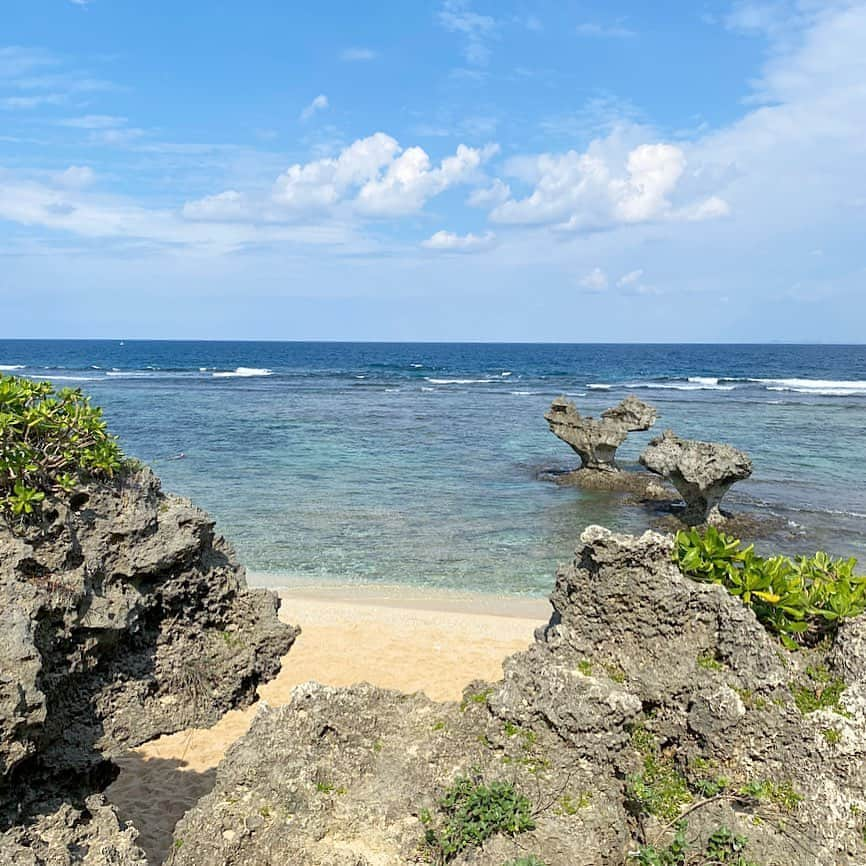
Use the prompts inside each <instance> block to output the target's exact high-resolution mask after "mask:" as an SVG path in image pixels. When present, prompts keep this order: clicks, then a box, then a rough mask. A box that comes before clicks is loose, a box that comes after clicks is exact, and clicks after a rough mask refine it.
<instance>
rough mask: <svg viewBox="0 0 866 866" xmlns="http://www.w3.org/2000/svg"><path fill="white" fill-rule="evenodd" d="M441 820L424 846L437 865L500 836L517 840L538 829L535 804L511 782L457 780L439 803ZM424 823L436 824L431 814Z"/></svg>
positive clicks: (425, 838) (424, 817)
mask: <svg viewBox="0 0 866 866" xmlns="http://www.w3.org/2000/svg"><path fill="white" fill-rule="evenodd" d="M438 805H439V811H440V812H441V817H442V820H441V822H440V825H439V826H438V827H432V826H431V827H429V828H428V829H427V832H426V833H425V837H424V842H425V844H426V845H427V846H428V848H429V849H430V850H431V852H432V853H433V856H434V857H435V860H436V862H437V863H448V862H449V861H450V860H452V859H453V858H454V857H456V856H457V855H458V854H459V853H460V852H461V851H463V850H464V849H465V848H469V847H477V846H479V845H482V844H483V843H484V842H485V841H487V839H489V838H490V837H491V836H493V835H495V834H497V833H505V834H508V835H511V836H516V835H517V834H518V833H524V832H526V831H527V830H533V829H534V828H535V821H534V820H533V818H532V804H531V803H530V802H529V799H528V798H527V797H526V796H525V795H523V794H520V793H518V791H517V790H516V789H515V787H514V785H513V784H512V783H511V782H507V781H501V780H494V781H491V782H487V783H485V782H484V781H483V780H482V779H480V778H467V777H460V778H458V779H455V780H454V782H453V783H452V784H451V786H450V787H449V788H448V790H447V791H446V792H445V794H444V795H443V797H442V798H441V799H440V800H439V804H438ZM422 821H424V823H427V824H432V823H433V817H432V816H431V815H430V814H429V812H427V813H425V814H423V815H422Z"/></svg>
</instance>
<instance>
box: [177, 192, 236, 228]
mask: <svg viewBox="0 0 866 866" xmlns="http://www.w3.org/2000/svg"><path fill="white" fill-rule="evenodd" d="M182 212H183V215H184V216H185V217H186V218H187V219H190V220H216V221H220V222H223V221H228V222H231V221H234V220H239V219H243V218H244V217H249V216H250V214H249V211H248V207H247V202H246V199H245V197H244V196H243V195H242V194H241V193H239V192H238V191H237V190H234V189H229V190H226V191H225V192H221V193H218V194H217V195H207V196H205V197H204V198H200V199H198V200H197V201H190V202H187V203H186V204H185V205H184V206H183V211H182Z"/></svg>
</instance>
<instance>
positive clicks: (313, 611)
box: [106, 573, 551, 862]
mask: <svg viewBox="0 0 866 866" xmlns="http://www.w3.org/2000/svg"><path fill="white" fill-rule="evenodd" d="M248 581H249V583H250V585H260V584H259V583H258V582H257V581H256V573H249V574H248ZM277 592H278V594H279V596H280V600H281V606H280V619H282V620H283V621H284V622H288V623H292V624H294V625H300V627H301V634H300V635H299V637H298V638H297V641H296V642H295V645H294V646H293V647H292V649H291V650H290V651H289V653H288V654H287V655H286V656H284V657H283V664H282V668H281V670H280V673H279V674H278V675H277V676H276V677H275V678H274V679H273V680H271V681H270V682H268V683H265V684H264V685H262V686H261V687H260V688H259V690H258V700H257V701H256V702H255V703H253V704H252V705H251V706H250V707H248V708H247V709H245V710H231V711H230V712H228V713H226V714H225V715H224V716H223V717H222V719H220V721H219V722H217V724H216V725H214V726H213V727H212V728H191V729H187V730H184V731H179V732H178V733H175V734H170V735H166V736H163V737H159V738H158V739H156V740H151V741H150V742H148V743H144V744H143V745H142V746H140V747H138V748H137V749H132V750H130V751H129V752H127V753H126V754H125V755H123V756H121V757H119V758H118V759H117V760H116V763H117V764H118V765H119V767H120V775H119V776H118V778H117V779H116V780H115V782H114V783H113V784H112V785H111V786H110V787H109V788H108V790H107V791H106V796H107V798H108V799H109V800H110V801H111V802H112V803H113V804H114V805H115V806H117V808H118V812H119V814H120V815H121V816H122V818H123V819H127V820H131V821H133V823H134V824H135V826H136V828H137V829H138V830H139V831H140V834H141V836H140V840H139V844H141V845H142V847H144V848H145V850H146V851H147V852H148V854H149V856H150V859H151V860H152V862H161V858H162V857H163V856H165V854H166V853H167V848H166V846H167V845H168V844H170V841H171V837H172V833H173V830H174V825H175V824H176V823H177V821H178V820H180V818H181V817H182V815H183V814H184V812H185V811H186V810H187V809H189V808H191V807H192V806H193V805H194V804H195V803H196V802H197V801H198V799H199V798H200V797H202V796H203V795H204V794H206V793H207V792H208V791H209V790H210V788H211V787H212V785H213V781H214V773H215V768H216V766H217V764H218V763H219V762H220V760H222V757H223V755H224V754H225V751H226V749H228V747H229V746H230V745H231V744H232V743H233V742H235V740H237V739H238V738H239V737H241V736H243V735H244V734H245V733H246V731H247V729H248V728H249V726H250V724H251V722H252V720H253V718H254V717H255V714H256V712H257V711H258V708H259V706H261V705H262V704H267V705H269V706H281V705H283V704H286V703H288V702H289V701H290V700H291V696H292V691H293V689H294V688H295V686H298V685H300V684H302V683H305V682H308V681H309V680H317V681H318V682H321V683H323V684H325V685H330V686H335V687H339V686H349V685H352V684H354V683H358V682H369V683H371V684H373V685H375V686H379V687H382V688H388V689H396V690H399V691H402V692H407V693H412V692H416V691H423V692H425V693H426V694H427V695H428V696H429V697H430V698H432V699H434V700H437V701H457V700H459V699H460V697H461V695H462V692H463V689H464V688H465V687H466V686H467V685H469V683H471V682H472V681H473V680H486V681H496V680H499V679H501V677H502V663H503V661H504V660H505V659H506V658H507V657H508V656H510V655H512V654H513V653H515V652H519V651H521V650H524V649H526V648H527V647H528V646H529V645H530V644H531V643H532V641H533V636H534V631H535V629H536V628H538V627H539V626H543V625H545V624H546V623H547V622H548V620H549V618H550V613H551V607H550V603H549V602H548V601H547V600H546V599H537V598H533V599H529V598H521V597H513V596H507V595H506V596H503V595H499V596H497V595H492V594H491V595H487V594H483V593H465V592H450V591H448V590H440V589H434V590H430V589H427V588H416V587H397V586H382V585H369V584H357V585H355V584H351V585H347V584H336V583H335V584H324V585H322V584H321V583H319V584H317V585H312V584H311V583H305V584H304V585H299V586H296V587H290V588H281V589H279V590H277ZM167 792H168V793H167Z"/></svg>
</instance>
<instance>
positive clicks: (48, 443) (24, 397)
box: [0, 375, 123, 518]
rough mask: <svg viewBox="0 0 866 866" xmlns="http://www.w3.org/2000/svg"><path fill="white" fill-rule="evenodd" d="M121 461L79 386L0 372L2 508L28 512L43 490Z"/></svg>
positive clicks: (68, 485)
mask: <svg viewBox="0 0 866 866" xmlns="http://www.w3.org/2000/svg"><path fill="white" fill-rule="evenodd" d="M122 465H123V454H122V452H121V450H120V446H119V445H118V444H117V440H116V439H115V438H114V437H113V436H111V435H109V433H108V431H107V429H106V426H105V422H104V421H103V420H102V410H101V409H98V408H96V407H94V406H91V405H90V398H88V397H85V396H84V395H83V394H82V393H81V391H80V390H79V389H72V388H63V389H61V390H59V391H55V390H54V387H53V386H52V385H51V383H49V382H32V381H30V380H29V379H22V378H19V377H16V376H2V375H0V514H5V515H7V516H9V515H11V516H13V517H18V518H26V517H27V516H29V515H32V514H34V512H37V511H38V510H39V509H40V507H41V503H42V502H43V501H44V499H45V497H46V496H49V495H56V494H59V493H69V492H70V491H71V490H72V489H73V488H74V487H75V486H76V484H78V483H79V482H81V481H84V480H87V479H91V478H102V479H107V478H112V477H113V476H114V475H115V474H116V473H117V472H118V471H119V470H120V468H121V467H122Z"/></svg>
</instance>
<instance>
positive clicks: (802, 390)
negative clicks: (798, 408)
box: [747, 379, 866, 397]
mask: <svg viewBox="0 0 866 866" xmlns="http://www.w3.org/2000/svg"><path fill="white" fill-rule="evenodd" d="M747 381H749V382H757V383H759V384H761V385H764V386H766V388H767V390H768V391H793V392H794V393H796V394H817V395H821V396H825V397H856V396H866V380H863V379H748V380H747Z"/></svg>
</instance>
